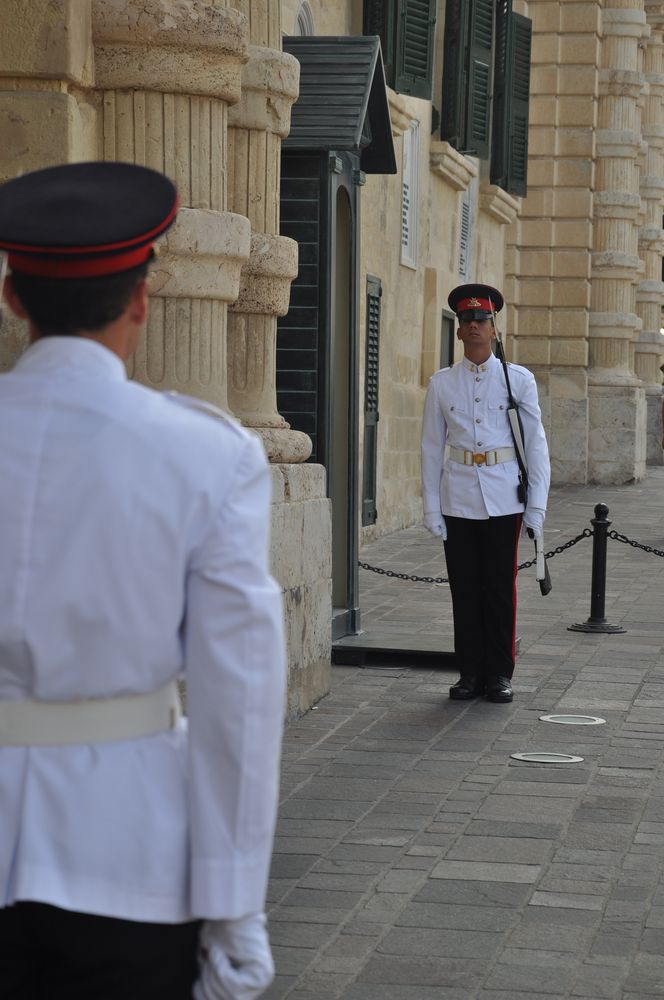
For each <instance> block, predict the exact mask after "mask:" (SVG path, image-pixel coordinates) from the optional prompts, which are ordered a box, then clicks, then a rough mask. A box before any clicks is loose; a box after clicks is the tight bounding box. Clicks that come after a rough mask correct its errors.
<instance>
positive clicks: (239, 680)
mask: <svg viewBox="0 0 664 1000" xmlns="http://www.w3.org/2000/svg"><path fill="white" fill-rule="evenodd" d="M0 426H1V427H2V436H1V438H0V699H3V700H7V699H22V698H27V697H31V698H37V699H46V700H51V699H52V700H58V699H75V698H99V697H106V696H112V695H125V694H131V693H136V692H147V691H152V690H155V689H156V688H158V687H160V686H161V685H163V684H165V683H166V682H168V681H169V680H171V679H173V678H177V677H178V676H180V675H181V674H182V673H183V672H184V673H185V675H186V679H187V712H188V729H189V732H188V735H187V731H186V727H185V726H184V724H183V725H182V726H181V728H180V729H177V730H174V731H171V732H169V733H162V734H159V735H156V736H150V737H146V738H142V739H138V740H133V741H125V742H117V743H106V744H96V745H85V746H58V747H31V748H28V749H26V748H15V747H0V816H1V817H2V822H1V823H0V906H4V905H8V904H11V903H13V902H14V901H16V900H36V901H42V902H46V903H51V904H54V905H57V906H60V907H64V908H67V909H71V910H78V911H82V912H87V913H93V914H102V915H108V916H113V917H124V918H129V919H136V920H143V921H157V922H167V923H171V922H179V921H184V920H187V919H191V918H192V917H203V918H236V917H240V916H242V915H244V914H247V913H251V912H256V911H260V910H261V909H262V908H263V906H264V893H265V886H266V880H267V872H268V865H269V860H270V851H271V841H272V834H273V823H274V816H275V808H276V807H275V802H276V796H277V783H278V765H279V750H280V740H281V729H282V719H283V706H284V681H285V666H284V659H285V658H284V642H283V622H282V607H281V596H280V593H279V589H278V587H277V586H276V584H275V582H274V581H273V580H272V578H271V577H270V575H269V572H268V534H269V527H268V525H269V505H270V486H269V471H268V467H267V463H266V460H265V456H264V454H263V450H262V447H261V445H260V443H259V442H258V441H257V439H256V438H255V437H253V436H252V435H250V434H249V433H248V432H246V431H245V430H243V429H242V428H241V427H239V426H238V425H236V424H235V422H234V421H232V420H231V419H230V418H229V419H215V418H213V417H211V416H209V415H207V414H203V413H200V412H196V411H195V410H194V409H190V408H187V407H186V406H183V405H181V404H180V403H178V402H176V401H174V400H172V399H170V398H168V397H167V396H165V395H162V394H160V393H157V392H153V391H151V390H149V389H146V388H144V387H142V386H140V385H138V384H136V383H134V382H130V381H128V380H127V378H126V375H125V370H124V366H123V364H122V363H121V361H120V360H119V359H118V358H117V357H116V356H115V355H114V354H112V353H111V352H110V351H108V350H106V348H104V347H102V346H101V345H99V344H98V343H95V342H93V341H91V340H86V339H78V338H75V337H54V338H50V337H49V338H45V339H43V340H40V341H37V342H36V343H35V344H34V345H33V346H32V347H30V348H29V349H28V351H27V352H26V353H25V354H24V355H23V356H22V357H21V359H20V360H19V361H18V363H17V364H16V367H15V368H14V370H13V371H12V372H10V373H8V374H5V375H2V376H0Z"/></svg>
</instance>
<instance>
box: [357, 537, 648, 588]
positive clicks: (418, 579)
mask: <svg viewBox="0 0 664 1000" xmlns="http://www.w3.org/2000/svg"><path fill="white" fill-rule="evenodd" d="M593 534H594V532H593V530H592V528H584V529H583V531H582V532H581V534H580V535H577V536H576V538H571V539H570V540H569V542H565V544H564V545H557V546H556V548H555V549H552V550H551V552H545V553H544V558H545V559H553V557H554V556H558V555H560V553H561V552H565V551H566V549H571V548H572V546H573V545H576V544H577V542H580V541H582V540H583V539H584V538H590V537H591V536H592V535H593ZM615 534H616V533H615V532H611V537H612V536H613V535H615ZM623 537H624V536H621V538H620V539H619V540H620V541H622V538H623ZM630 544H638V543H637V542H630ZM641 548H643V546H641ZM649 551H651V552H656V551H657V550H656V549H650V550H649ZM658 555H664V553H658ZM534 565H535V560H534V559H531V560H530V561H529V562H525V563H521V565H520V566H517V570H520V569H529V568H530V567H531V566H534ZM359 567H360V569H366V570H368V571H369V572H370V573H377V574H378V575H379V576H389V577H392V578H393V579H395V580H409V581H411V582H413V583H449V580H448V579H447V577H446V576H415V574H413V573H395V572H394V570H391V569H381V568H380V567H379V566H370V565H369V563H365V562H361V563H359Z"/></svg>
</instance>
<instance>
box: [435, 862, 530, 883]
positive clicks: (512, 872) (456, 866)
mask: <svg viewBox="0 0 664 1000" xmlns="http://www.w3.org/2000/svg"><path fill="white" fill-rule="evenodd" d="M540 872H541V866H540V865H520V864H500V863H491V864H487V863H481V862H475V861H441V862H440V864H438V865H436V867H435V868H434V870H433V871H432V872H431V878H444V879H471V880H477V881H480V882H526V883H529V884H532V883H534V882H536V881H537V879H538V877H539V875H540Z"/></svg>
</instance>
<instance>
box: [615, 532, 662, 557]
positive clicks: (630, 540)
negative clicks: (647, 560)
mask: <svg viewBox="0 0 664 1000" xmlns="http://www.w3.org/2000/svg"><path fill="white" fill-rule="evenodd" d="M608 537H609V538H612V539H613V540H614V541H615V542H622V543H623V545H631V546H632V548H633V549H641V550H642V551H643V552H652V554H653V555H655V556H664V552H662V550H661V549H654V548H653V547H652V545H642V544H641V542H635V541H634V539H633V538H628V537H627V535H621V534H620V532H618V531H609V532H608Z"/></svg>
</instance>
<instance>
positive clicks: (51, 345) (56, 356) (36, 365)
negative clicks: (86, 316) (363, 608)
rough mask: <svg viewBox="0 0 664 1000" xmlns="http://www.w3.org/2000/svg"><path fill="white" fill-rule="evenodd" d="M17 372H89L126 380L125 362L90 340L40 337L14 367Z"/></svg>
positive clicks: (101, 345) (115, 379)
mask: <svg viewBox="0 0 664 1000" xmlns="http://www.w3.org/2000/svg"><path fill="white" fill-rule="evenodd" d="M14 370H15V371H22V372H24V371H25V372H48V371H59V372H65V371H86V372H88V373H90V374H96V375H106V376H107V377H108V378H110V379H113V381H119V380H125V379H126V378H127V372H126V370H125V366H124V363H123V361H122V360H121V359H120V358H119V357H118V356H117V354H114V353H113V351H109V349H108V348H107V347H104V345H103V344H100V343H98V342H97V341H96V340H90V339H89V338H88V337H75V336H73V337H40V338H39V339H38V340H35V342H34V343H32V344H30V346H29V347H28V349H27V350H26V351H25V352H24V353H23V354H22V355H21V357H20V358H19V359H18V361H17V362H16V364H15V365H14Z"/></svg>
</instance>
